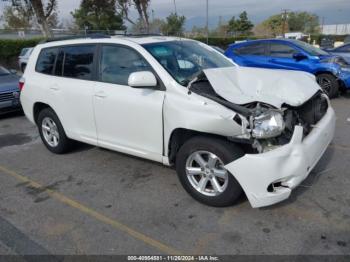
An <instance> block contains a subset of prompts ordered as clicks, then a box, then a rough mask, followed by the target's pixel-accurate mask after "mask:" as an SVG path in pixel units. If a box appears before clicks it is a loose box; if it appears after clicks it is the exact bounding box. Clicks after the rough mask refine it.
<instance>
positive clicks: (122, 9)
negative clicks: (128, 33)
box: [116, 0, 151, 32]
mask: <svg viewBox="0 0 350 262" xmlns="http://www.w3.org/2000/svg"><path fill="white" fill-rule="evenodd" d="M150 2H151V0H117V1H116V10H117V13H118V14H119V15H121V16H122V17H123V19H125V20H127V21H128V22H129V23H131V24H132V25H133V28H134V29H135V28H137V29H138V30H140V31H146V32H149V30H150V22H149V14H148V8H149V4H150ZM131 7H134V8H135V9H136V11H137V13H138V15H139V17H138V19H137V21H134V20H133V19H131V18H130V8H131Z"/></svg>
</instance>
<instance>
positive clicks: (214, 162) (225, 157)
mask: <svg viewBox="0 0 350 262" xmlns="http://www.w3.org/2000/svg"><path fill="white" fill-rule="evenodd" d="M198 155H199V156H198ZM243 155H244V153H243V151H242V150H241V149H240V148H239V147H238V146H236V145H234V144H231V143H229V142H226V141H224V140H221V139H218V138H210V137H194V138H192V139H190V140H188V141H187V142H186V143H185V144H184V145H183V146H182V147H181V148H180V150H179V152H178V153H177V157H176V171H177V174H178V177H179V179H180V182H181V184H182V186H183V187H184V188H185V190H186V191H187V192H188V193H189V194H190V195H191V196H192V197H193V198H194V199H196V200H198V201H199V202H201V203H204V204H206V205H209V206H215V207H224V206H229V205H232V204H233V203H235V202H236V201H237V199H238V198H239V197H240V195H241V194H242V192H243V191H242V188H241V186H240V185H239V183H238V182H237V180H236V179H235V178H234V176H233V175H232V174H230V173H229V172H228V171H227V170H226V169H224V168H223V166H224V165H226V164H228V163H230V162H232V161H234V160H236V159H238V158H240V157H241V156H243ZM202 160H204V162H203V161H202ZM199 162H202V164H200V163H199ZM204 184H205V186H203V185H204ZM217 189H219V190H217Z"/></svg>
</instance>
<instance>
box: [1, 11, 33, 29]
mask: <svg viewBox="0 0 350 262" xmlns="http://www.w3.org/2000/svg"><path fill="white" fill-rule="evenodd" d="M32 18H33V14H32V12H31V10H30V9H29V10H28V9H27V8H24V7H23V6H18V7H16V6H7V7H5V9H4V13H3V15H2V17H1V20H3V21H4V27H5V28H8V29H29V28H31V27H32V24H33V22H32Z"/></svg>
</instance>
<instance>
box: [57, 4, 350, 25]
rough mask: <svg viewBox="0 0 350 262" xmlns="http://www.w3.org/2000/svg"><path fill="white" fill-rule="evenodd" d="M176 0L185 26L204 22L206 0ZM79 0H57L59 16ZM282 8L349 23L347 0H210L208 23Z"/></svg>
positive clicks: (158, 12)
mask: <svg viewBox="0 0 350 262" xmlns="http://www.w3.org/2000/svg"><path fill="white" fill-rule="evenodd" d="M175 1H176V7H177V12H178V14H180V15H185V16H186V17H187V24H186V28H187V29H190V28H192V26H193V25H197V26H204V24H205V16H206V0H175ZM79 4H80V0H58V8H59V12H60V16H61V17H62V18H64V19H69V18H70V17H71V16H70V12H71V11H73V10H74V9H76V8H78V6H79ZM282 9H288V10H289V11H309V12H313V13H315V14H317V15H318V16H319V17H320V18H321V21H322V18H323V19H324V23H325V24H340V23H349V24H350V15H349V14H350V0H209V17H210V19H209V25H210V27H215V26H216V25H217V23H218V21H219V17H220V16H221V17H222V19H223V20H226V21H227V20H229V19H230V18H231V17H232V16H238V14H239V13H241V12H242V11H244V10H245V11H247V12H248V15H249V18H250V19H251V20H252V21H253V22H254V23H259V22H261V21H263V20H264V19H266V18H267V17H269V16H270V15H273V14H277V13H280V12H281V11H282ZM151 10H154V15H155V17H161V18H164V17H166V16H167V15H169V13H170V12H174V0H151ZM133 15H134V16H136V13H135V12H133Z"/></svg>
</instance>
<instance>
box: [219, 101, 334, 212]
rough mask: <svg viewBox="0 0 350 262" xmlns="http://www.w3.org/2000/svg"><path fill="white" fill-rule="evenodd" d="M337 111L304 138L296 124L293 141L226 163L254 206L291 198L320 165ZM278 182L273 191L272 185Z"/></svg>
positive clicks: (329, 140) (330, 112)
mask: <svg viewBox="0 0 350 262" xmlns="http://www.w3.org/2000/svg"><path fill="white" fill-rule="evenodd" d="M335 119H336V117H335V113H334V110H333V109H332V107H330V106H329V108H328V110H327V113H326V114H325V115H324V117H323V118H322V119H321V120H320V121H319V122H318V123H317V124H316V125H315V127H314V128H313V129H312V131H311V132H310V133H309V134H308V135H307V136H306V137H305V138H304V139H303V128H302V127H301V126H296V127H295V129H294V134H293V137H292V139H291V141H290V142H289V144H287V145H284V146H281V147H279V148H277V149H274V150H272V151H269V152H266V153H262V154H246V155H244V156H243V157H241V158H239V159H238V160H236V161H233V162H231V163H229V164H227V165H226V166H225V168H226V169H227V170H228V171H229V172H230V173H231V174H233V176H234V177H235V178H236V180H237V181H238V182H239V183H240V185H241V186H242V188H243V190H244V191H245V193H246V195H247V197H248V200H249V202H250V204H251V205H252V207H254V208H255V207H263V206H268V205H272V204H275V203H278V202H280V201H282V200H285V199H287V198H288V197H289V196H290V194H291V192H292V189H293V188H295V187H296V186H298V185H299V184H300V183H301V182H302V181H303V180H304V179H305V178H306V177H307V176H308V174H309V173H310V172H311V170H312V169H313V167H314V166H315V165H316V164H317V162H318V161H319V159H320V158H321V156H322V155H323V153H324V152H325V150H326V149H327V147H328V145H329V143H330V142H331V141H332V139H333V135H334V130H335ZM275 183H277V184H278V185H281V186H278V187H274V188H273V191H272V192H269V191H271V190H269V191H268V188H269V186H270V188H271V185H272V184H275Z"/></svg>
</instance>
